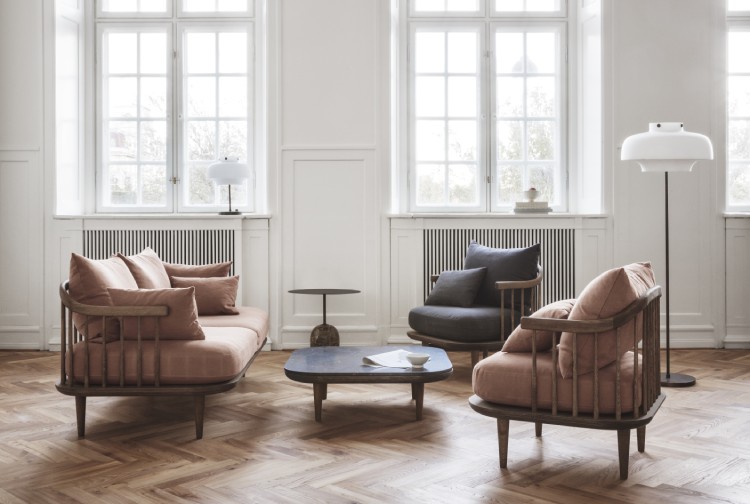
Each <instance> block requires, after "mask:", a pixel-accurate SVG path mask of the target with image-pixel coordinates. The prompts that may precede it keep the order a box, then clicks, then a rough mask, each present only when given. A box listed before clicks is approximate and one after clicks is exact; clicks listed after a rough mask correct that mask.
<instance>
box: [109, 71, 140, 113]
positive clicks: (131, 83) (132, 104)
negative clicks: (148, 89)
mask: <svg viewBox="0 0 750 504" xmlns="http://www.w3.org/2000/svg"><path fill="white" fill-rule="evenodd" d="M107 98H108V102H109V106H108V107H107V110H108V113H109V117H136V116H137V108H136V104H137V103H138V79H136V78H135V77H110V78H109V79H108V80H107Z"/></svg>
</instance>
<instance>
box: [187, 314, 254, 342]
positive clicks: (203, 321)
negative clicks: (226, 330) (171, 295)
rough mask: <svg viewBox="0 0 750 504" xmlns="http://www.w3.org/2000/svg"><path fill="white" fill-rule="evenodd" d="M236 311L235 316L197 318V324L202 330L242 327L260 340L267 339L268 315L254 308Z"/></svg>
mask: <svg viewBox="0 0 750 504" xmlns="http://www.w3.org/2000/svg"><path fill="white" fill-rule="evenodd" d="M236 309H237V311H238V312H239V314H237V315H232V316H229V317H227V316H226V315H206V316H199V317H198V322H199V323H200V325H201V326H203V329H204V330H205V329H206V328H207V327H244V328H246V329H251V330H252V331H253V332H255V334H257V335H258V338H260V339H261V340H264V339H266V338H267V337H268V313H266V311H265V310H262V309H261V308H256V307H255V306H237V307H236Z"/></svg>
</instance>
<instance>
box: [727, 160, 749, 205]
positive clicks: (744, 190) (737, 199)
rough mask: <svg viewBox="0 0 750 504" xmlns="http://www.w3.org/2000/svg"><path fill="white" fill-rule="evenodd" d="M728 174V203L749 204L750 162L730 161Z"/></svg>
mask: <svg viewBox="0 0 750 504" xmlns="http://www.w3.org/2000/svg"><path fill="white" fill-rule="evenodd" d="M728 171H729V173H728V174H727V200H728V201H727V203H728V204H729V205H747V204H748V202H750V163H730V164H729V170H728Z"/></svg>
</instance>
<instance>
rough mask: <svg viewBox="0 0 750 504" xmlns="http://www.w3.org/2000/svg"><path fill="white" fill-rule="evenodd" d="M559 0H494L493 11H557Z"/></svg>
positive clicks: (559, 6)
mask: <svg viewBox="0 0 750 504" xmlns="http://www.w3.org/2000/svg"><path fill="white" fill-rule="evenodd" d="M560 8H561V5H560V0H495V12H524V11H525V12H557V11H559V10H560Z"/></svg>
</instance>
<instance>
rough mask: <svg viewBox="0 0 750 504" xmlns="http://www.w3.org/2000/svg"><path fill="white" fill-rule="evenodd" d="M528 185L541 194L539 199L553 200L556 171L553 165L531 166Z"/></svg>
mask: <svg viewBox="0 0 750 504" xmlns="http://www.w3.org/2000/svg"><path fill="white" fill-rule="evenodd" d="M527 186H528V187H526V188H525V189H530V188H532V187H533V188H534V189H536V190H537V191H539V192H540V193H541V194H540V195H539V197H538V198H537V200H539V201H552V200H553V199H554V194H555V173H554V167H553V166H552V165H544V166H530V167H529V180H528V184H527Z"/></svg>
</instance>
